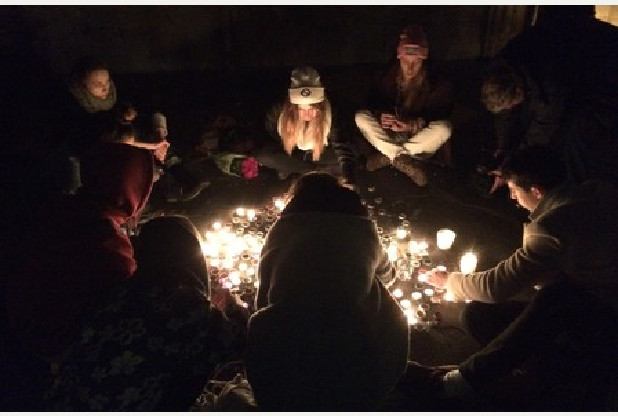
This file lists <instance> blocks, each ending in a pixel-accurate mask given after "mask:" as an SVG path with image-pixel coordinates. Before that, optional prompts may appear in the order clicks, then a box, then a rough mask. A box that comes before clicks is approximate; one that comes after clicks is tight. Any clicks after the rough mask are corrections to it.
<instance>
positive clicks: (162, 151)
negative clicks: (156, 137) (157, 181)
mask: <svg viewBox="0 0 618 416" xmlns="http://www.w3.org/2000/svg"><path fill="white" fill-rule="evenodd" d="M169 148H170V142H168V141H167V140H164V141H162V142H159V143H157V144H156V147H155V149H154V152H153V153H154V157H155V158H156V159H157V160H158V161H159V162H161V163H163V162H164V161H165V157H166V156H167V150H168V149H169Z"/></svg>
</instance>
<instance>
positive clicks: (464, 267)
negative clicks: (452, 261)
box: [459, 251, 476, 274]
mask: <svg viewBox="0 0 618 416" xmlns="http://www.w3.org/2000/svg"><path fill="white" fill-rule="evenodd" d="M459 270H461V272H462V273H466V274H468V273H472V272H473V271H474V270H476V255H475V254H474V253H472V252H471V251H469V252H467V253H465V254H464V255H463V256H461V261H460V262H459Z"/></svg>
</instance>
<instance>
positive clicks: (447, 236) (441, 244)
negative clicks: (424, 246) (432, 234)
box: [436, 228, 455, 250]
mask: <svg viewBox="0 0 618 416" xmlns="http://www.w3.org/2000/svg"><path fill="white" fill-rule="evenodd" d="M453 241H455V232H454V231H453V230H449V229H448V228H442V229H440V230H438V232H437V233H436V243H437V245H438V248H439V249H440V250H448V249H449V248H451V246H452V245H453Z"/></svg>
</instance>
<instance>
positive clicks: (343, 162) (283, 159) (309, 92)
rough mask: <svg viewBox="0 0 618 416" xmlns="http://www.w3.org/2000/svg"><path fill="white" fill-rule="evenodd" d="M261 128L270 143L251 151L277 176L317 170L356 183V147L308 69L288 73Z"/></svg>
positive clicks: (298, 69)
mask: <svg viewBox="0 0 618 416" xmlns="http://www.w3.org/2000/svg"><path fill="white" fill-rule="evenodd" d="M266 130H267V133H268V134H270V136H271V137H272V138H273V139H274V141H275V143H276V144H275V143H266V144H264V145H263V146H262V147H261V148H259V149H256V150H255V151H254V154H255V158H256V159H257V160H258V162H260V164H262V165H264V166H267V167H270V168H273V169H276V170H277V172H278V173H279V176H280V177H282V178H287V177H288V176H289V175H290V174H291V173H300V174H303V173H307V172H309V171H313V170H322V171H326V172H329V173H332V174H335V175H337V176H342V177H343V180H344V181H345V183H347V184H349V185H354V184H355V183H356V151H355V149H354V147H353V146H352V144H351V142H350V141H349V140H348V138H347V137H346V136H345V134H346V132H345V131H343V126H342V120H340V119H338V118H337V112H336V111H335V108H334V107H333V106H332V105H331V102H330V101H329V98H328V97H327V96H326V93H325V89H324V87H323V85H322V81H321V80H320V75H319V74H318V72H317V71H316V70H315V69H314V68H312V67H308V66H305V67H299V68H296V69H294V70H293V71H292V74H291V83H290V88H289V89H288V94H287V96H286V98H285V99H284V100H283V103H281V104H277V105H275V106H274V107H273V108H272V109H271V111H270V112H269V113H268V114H267V115H266Z"/></svg>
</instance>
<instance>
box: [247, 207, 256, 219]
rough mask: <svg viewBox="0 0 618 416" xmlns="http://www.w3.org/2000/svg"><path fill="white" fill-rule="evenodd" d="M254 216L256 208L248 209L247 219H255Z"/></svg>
mask: <svg viewBox="0 0 618 416" xmlns="http://www.w3.org/2000/svg"><path fill="white" fill-rule="evenodd" d="M254 218H255V210H254V209H248V210H247V219H248V220H249V221H253V219H254Z"/></svg>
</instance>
